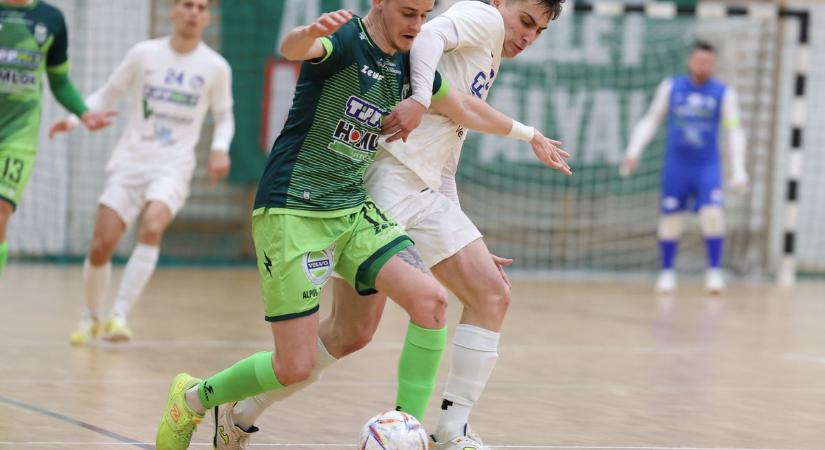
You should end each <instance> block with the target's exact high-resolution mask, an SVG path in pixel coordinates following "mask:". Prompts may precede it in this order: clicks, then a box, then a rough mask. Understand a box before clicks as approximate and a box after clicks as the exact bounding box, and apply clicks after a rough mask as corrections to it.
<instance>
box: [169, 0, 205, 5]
mask: <svg viewBox="0 0 825 450" xmlns="http://www.w3.org/2000/svg"><path fill="white" fill-rule="evenodd" d="M180 2H181V0H175V4H176V5H177V4H178V3H180ZM206 6H212V0H206Z"/></svg>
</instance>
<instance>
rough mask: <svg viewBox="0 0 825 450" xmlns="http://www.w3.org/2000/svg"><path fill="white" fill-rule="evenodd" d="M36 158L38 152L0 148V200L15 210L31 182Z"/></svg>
mask: <svg viewBox="0 0 825 450" xmlns="http://www.w3.org/2000/svg"><path fill="white" fill-rule="evenodd" d="M35 156H36V152H35V151H33V150H31V149H20V148H13V147H4V148H0V199H3V200H5V201H7V202H9V203H11V206H12V207H14V208H15V209H16V208H17V205H18V204H19V203H20V199H21V197H23V190H24V189H26V184H27V183H28V182H29V175H31V173H32V168H33V167H34V158H35Z"/></svg>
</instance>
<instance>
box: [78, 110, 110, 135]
mask: <svg viewBox="0 0 825 450" xmlns="http://www.w3.org/2000/svg"><path fill="white" fill-rule="evenodd" d="M115 117H117V111H86V113H85V114H83V116H82V117H81V118H80V121H81V122H83V125H85V126H86V128H87V129H88V130H89V131H97V130H100V129H103V128H106V127H108V126H109V125H111V124H112V119H114V118H115Z"/></svg>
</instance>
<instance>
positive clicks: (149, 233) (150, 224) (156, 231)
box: [138, 220, 166, 245]
mask: <svg viewBox="0 0 825 450" xmlns="http://www.w3.org/2000/svg"><path fill="white" fill-rule="evenodd" d="M165 230H166V227H165V226H164V225H163V224H162V223H161V222H160V221H154V220H149V221H146V222H144V223H143V224H142V225H141V227H140V232H139V233H138V240H139V241H140V242H143V243H144V244H155V245H157V244H159V243H160V240H161V239H162V238H163V232H164V231H165Z"/></svg>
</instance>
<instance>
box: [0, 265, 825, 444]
mask: <svg viewBox="0 0 825 450" xmlns="http://www.w3.org/2000/svg"><path fill="white" fill-rule="evenodd" d="M118 275H119V272H116V275H115V277H114V280H117V279H118ZM256 278H257V274H256V272H255V271H254V270H249V269H233V270H224V269H161V270H160V271H158V273H157V274H156V275H155V277H154V278H153V279H152V281H151V282H150V285H149V287H148V288H147V291H146V292H145V294H144V298H143V301H142V303H139V304H138V306H137V308H136V310H135V311H134V312H133V315H132V322H131V324H132V326H133V328H134V331H135V333H136V339H135V340H134V342H132V343H131V344H128V345H122V346H111V345H97V346H93V347H89V348H70V347H69V345H68V343H67V336H68V334H69V332H70V331H71V329H72V327H73V326H74V325H75V321H76V320H77V313H78V311H79V304H78V303H79V302H80V289H81V286H80V267H79V266H39V265H30V264H11V265H10V267H8V268H7V270H6V273H4V274H3V277H2V279H0V303H2V308H3V309H2V311H3V313H2V314H0V448H11V449H18V448H19V449H29V448H37V449H81V448H82V449H114V448H118V449H120V448H123V449H128V448H147V449H148V448H153V444H152V443H153V441H154V433H155V427H156V425H157V421H158V418H159V414H160V412H161V410H162V407H163V403H164V401H165V395H166V390H167V388H168V383H169V381H170V379H171V377H172V376H173V375H174V374H175V373H176V372H179V371H182V370H186V371H189V372H190V373H192V374H193V375H196V376H205V375H209V374H211V373H213V372H215V371H217V370H219V369H222V368H224V367H225V366H228V365H230V364H232V363H233V362H235V361H236V360H238V359H240V358H242V357H245V356H247V355H249V354H251V353H253V352H255V351H258V350H266V349H270V348H271V343H270V335H269V329H268V326H267V324H266V323H265V322H264V321H263V319H262V314H261V305H260V300H259V293H258V285H257V280H256ZM681 287H682V289H681V291H680V292H679V295H678V296H677V297H676V298H674V299H670V300H667V299H664V300H657V299H656V298H655V296H654V295H653V294H652V293H651V286H650V285H649V284H648V283H641V282H589V283H584V282H567V283H563V282H558V281H554V282H535V281H517V282H516V283H515V286H514V287H513V302H512V307H511V310H510V315H509V318H508V321H507V323H506V328H505V330H504V334H503V340H502V345H501V350H500V353H501V357H500V359H499V361H498V366H497V367H496V371H495V372H494V374H493V378H492V380H491V382H490V384H489V386H488V389H487V391H486V393H485V395H484V396H483V398H482V400H481V401H480V402H479V404H478V405H477V408H476V410H475V413H474V416H473V422H472V423H473V425H474V427H475V429H476V431H478V432H479V433H480V434H481V435H482V436H483V437H484V438H485V440H486V441H487V443H489V444H490V445H491V446H492V447H493V448H494V449H507V448H509V449H617V450H618V449H639V450H642V449H651V450H652V449H680V450H684V449H768V448H770V449H783V450H784V449H822V448H825V326H823V323H825V285H823V284H822V283H820V284H813V283H803V284H801V285H799V286H797V288H796V289H795V290H780V289H778V288H774V287H770V286H744V285H738V284H736V285H733V286H731V289H730V290H729V291H728V293H727V294H726V295H724V296H723V297H722V298H709V297H706V296H704V294H703V293H702V291H701V289H700V285H699V284H698V283H696V282H694V283H690V282H683V284H682V286H681ZM326 295H327V297H326V298H327V299H328V295H329V293H328V292H327V293H326ZM328 303H329V302H328V300H326V301H325V305H326V308H328V306H329V304H328ZM454 306H455V305H454ZM326 308H325V309H324V310H323V311H324V312H325V311H326ZM458 311H459V309H458V308H456V307H453V308H452V309H451V323H454V322H455V320H457V312H458ZM405 323H406V322H405V320H404V317H403V315H402V314H401V313H400V312H399V310H397V309H396V308H391V309H389V310H388V311H387V314H386V315H385V321H384V323H383V324H382V327H381V328H380V330H379V334H378V336H377V337H376V339H375V341H374V342H373V343H372V344H371V345H370V346H369V347H367V348H366V349H364V350H362V351H361V352H360V353H358V354H356V355H353V356H351V357H350V358H348V359H346V360H343V361H341V362H339V363H338V364H337V365H335V366H333V367H332V368H331V369H330V370H329V371H328V372H326V376H325V378H324V379H323V380H322V381H321V382H319V383H318V384H316V385H315V386H312V387H311V388H309V389H307V390H306V391H304V392H302V393H299V394H297V395H295V396H294V397H291V398H290V399H288V400H287V401H285V402H283V403H282V404H279V405H276V406H275V407H273V408H272V409H271V410H270V411H269V412H268V413H267V414H265V415H264V417H263V419H262V420H261V421H260V423H258V426H259V427H260V428H261V431H260V432H259V433H258V434H257V435H256V436H255V440H254V446H253V447H252V448H253V449H257V448H261V449H264V448H273V449H347V448H350V449H352V448H354V447H355V445H354V444H355V441H356V438H357V434H358V431H359V428H360V426H361V424H362V423H363V422H364V421H365V420H366V419H368V418H369V417H370V416H372V415H373V414H376V413H377V412H380V411H381V410H383V409H388V408H390V407H391V406H392V401H393V399H394V393H395V387H394V383H395V364H396V359H397V354H398V352H399V349H400V342H401V339H402V336H403V333H404V329H405V326H406V325H405ZM445 361H447V358H446V357H445ZM446 371H447V364H444V366H442V371H441V374H440V377H439V378H440V380H442V381H443V379H444V376H445V375H446ZM442 387H443V385H442V384H439V386H438V388H437V391H438V392H440V390H441V389H442ZM438 403H439V400H438V396H435V397H434V398H433V400H432V403H431V406H430V410H429V412H428V417H427V418H426V420H425V426H432V425H433V424H434V422H435V419H436V417H437V413H438V410H437V406H438ZM209 425H210V420H209V419H207V420H206V421H205V422H204V424H203V425H202V426H201V428H200V429H199V430H198V432H197V433H196V435H195V437H194V439H193V443H194V445H193V448H209V445H210V444H211V432H212V431H211V427H210V426H209Z"/></svg>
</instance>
